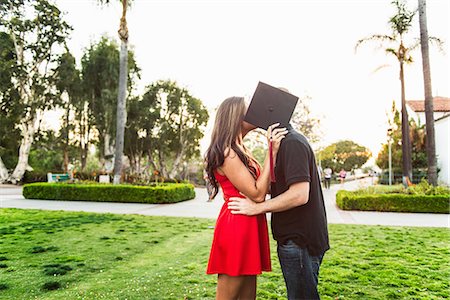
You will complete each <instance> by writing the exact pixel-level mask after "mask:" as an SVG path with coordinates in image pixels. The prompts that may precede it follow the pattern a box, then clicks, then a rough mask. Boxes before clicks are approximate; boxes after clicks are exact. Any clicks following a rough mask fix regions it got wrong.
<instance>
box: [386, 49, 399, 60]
mask: <svg viewBox="0 0 450 300" xmlns="http://www.w3.org/2000/svg"><path fill="white" fill-rule="evenodd" d="M385 51H386V53H389V54H392V55H394V56H395V57H396V58H397V59H398V54H397V50H395V49H393V48H386V49H385Z"/></svg>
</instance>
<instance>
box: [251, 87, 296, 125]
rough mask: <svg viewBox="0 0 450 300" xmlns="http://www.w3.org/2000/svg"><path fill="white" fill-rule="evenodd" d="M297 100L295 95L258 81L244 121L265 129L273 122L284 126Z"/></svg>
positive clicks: (287, 122)
mask: <svg viewBox="0 0 450 300" xmlns="http://www.w3.org/2000/svg"><path fill="white" fill-rule="evenodd" d="M297 101H298V97H297V96H294V95H292V94H290V93H288V92H285V91H283V90H281V89H279V88H275V87H273V86H270V85H268V84H266V83H264V82H259V83H258V86H257V87H256V90H255V93H254V94H253V97H252V101H251V102H250V105H249V107H248V109H247V114H246V115H245V118H244V121H246V122H248V123H250V124H252V125H254V126H256V127H260V128H263V129H265V130H267V128H268V127H269V126H270V125H272V124H274V123H280V126H281V127H286V126H287V125H288V124H289V120H290V119H291V117H292V114H293V113H294V109H295V106H296V105H297Z"/></svg>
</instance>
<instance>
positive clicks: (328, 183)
mask: <svg viewBox="0 0 450 300" xmlns="http://www.w3.org/2000/svg"><path fill="white" fill-rule="evenodd" d="M323 174H324V178H325V188H326V189H330V186H331V174H333V170H331V168H330V167H326V168H325V170H323Z"/></svg>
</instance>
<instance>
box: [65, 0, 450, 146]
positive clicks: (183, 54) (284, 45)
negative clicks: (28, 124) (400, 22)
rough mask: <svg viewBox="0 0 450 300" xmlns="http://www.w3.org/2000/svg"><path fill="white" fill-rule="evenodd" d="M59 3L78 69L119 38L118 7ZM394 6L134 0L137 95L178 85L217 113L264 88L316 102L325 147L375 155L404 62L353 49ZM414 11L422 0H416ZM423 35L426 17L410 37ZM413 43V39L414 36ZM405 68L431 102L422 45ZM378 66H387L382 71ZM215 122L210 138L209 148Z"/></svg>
mask: <svg viewBox="0 0 450 300" xmlns="http://www.w3.org/2000/svg"><path fill="white" fill-rule="evenodd" d="M111 2H112V3H111V4H110V5H108V6H106V7H105V6H103V7H102V6H99V5H98V4H97V3H98V1H96V0H57V1H56V4H57V6H58V7H59V8H60V9H61V10H62V11H64V12H65V16H64V18H65V20H66V21H67V22H68V23H69V24H70V25H71V26H72V27H73V28H74V29H73V32H72V34H71V38H70V40H69V42H68V45H69V49H70V51H71V52H72V53H73V54H74V55H75V57H76V58H77V60H78V63H79V62H80V59H81V57H82V55H83V51H84V50H85V48H87V47H88V46H89V45H90V44H91V43H93V42H97V41H99V39H100V38H101V36H102V35H107V36H109V37H112V38H114V39H116V40H117V41H118V42H119V39H118V36H117V30H118V26H119V19H120V16H121V4H120V2H119V1H114V0H112V1H111ZM390 2H391V1H390V0H328V1H326V0H309V1H306V0H297V1H283V0H272V1H261V0H259V1H257V0H254V1H250V0H240V1H239V0H228V1H225V0H222V1H219V0H204V1H191V0H184V1H181V0H179V1H174V0H164V1H163V0H160V1H153V0H135V1H133V4H132V6H131V7H130V9H129V11H128V14H127V20H128V28H129V43H130V46H131V49H132V50H133V51H134V52H135V55H136V60H137V63H138V66H139V67H140V68H141V69H142V71H141V80H140V82H139V84H138V88H137V91H136V92H137V93H142V92H143V90H144V88H145V86H146V85H148V84H150V83H152V82H154V81H156V80H160V79H170V80H175V81H176V82H177V83H178V85H180V86H182V87H185V88H187V89H188V90H189V91H190V92H191V94H193V95H194V96H195V97H197V98H199V99H201V100H202V101H203V103H204V104H205V105H206V107H207V108H208V109H209V110H210V112H211V113H212V112H213V111H214V109H215V108H216V107H217V106H218V105H219V104H220V103H221V102H222V101H223V100H224V99H225V98H227V97H230V96H245V97H247V98H251V95H252V94H253V91H254V89H255V88H256V85H257V83H258V81H263V82H266V83H268V84H271V85H273V86H282V87H285V88H287V89H289V91H290V92H291V93H292V94H295V95H297V96H299V97H301V98H304V97H306V96H308V97H311V100H310V102H309V105H310V108H311V111H312V114H313V115H314V116H317V117H319V118H320V119H321V131H322V132H323V136H322V139H321V141H320V142H319V143H318V145H316V146H317V147H319V146H321V147H324V146H327V145H329V144H331V143H333V142H336V141H339V140H345V139H350V140H353V141H355V142H357V143H359V144H361V145H364V146H366V147H368V148H369V149H370V150H371V151H372V152H373V153H374V154H376V153H378V151H379V150H380V148H381V144H382V143H384V142H385V140H386V129H387V126H388V125H387V115H386V114H387V112H389V111H390V108H391V105H392V101H396V103H397V107H400V81H399V76H398V73H399V70H398V63H397V61H396V60H395V58H393V57H390V56H388V55H386V54H385V52H384V50H383V48H379V47H378V44H366V45H363V46H362V47H360V48H358V51H357V52H355V45H356V42H357V41H358V40H359V39H361V38H364V37H367V36H369V35H372V34H391V29H390V28H389V26H388V20H389V18H390V17H391V16H392V15H393V14H394V12H395V11H394V8H393V6H392V5H391V4H390ZM408 5H409V7H410V8H416V7H417V1H408ZM449 11H450V1H447V0H428V1H427V17H428V32H429V35H430V36H436V37H439V38H441V39H443V40H444V41H445V42H446V44H445V45H444V48H445V53H441V52H439V51H438V50H437V49H436V48H433V47H432V48H431V52H430V62H431V77H432V87H433V95H434V96H444V97H449V96H450V93H449V82H450V80H449V55H450V47H449V43H450V34H449V27H450V26H449V19H450V18H449ZM409 36H410V37H411V39H409V41H412V39H413V38H418V37H419V20H418V15H417V16H416V19H415V24H414V28H413V30H412V31H411V34H410V35H409ZM407 40H408V39H407ZM413 58H415V62H414V63H413V64H412V65H410V66H408V67H406V69H405V78H406V97H407V99H410V100H419V99H423V98H424V92H423V79H422V61H421V53H420V47H419V48H418V50H417V51H415V52H414V53H413ZM380 66H385V67H383V68H382V69H380V70H378V71H376V72H375V70H376V69H377V68H379V67H380ZM212 121H213V120H210V124H209V125H208V128H207V131H206V137H205V139H204V140H203V141H202V148H203V149H204V148H205V146H206V145H207V142H208V137H209V132H210V129H211V127H212V125H211V124H212Z"/></svg>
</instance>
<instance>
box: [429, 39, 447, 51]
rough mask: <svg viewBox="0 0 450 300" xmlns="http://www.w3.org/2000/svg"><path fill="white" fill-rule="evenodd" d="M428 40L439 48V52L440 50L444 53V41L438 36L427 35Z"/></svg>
mask: <svg viewBox="0 0 450 300" xmlns="http://www.w3.org/2000/svg"><path fill="white" fill-rule="evenodd" d="M428 41H429V42H430V44H432V45H434V46H436V47H437V48H438V50H439V52H441V53H442V54H445V48H444V44H445V43H444V41H443V40H441V39H440V38H437V37H435V36H429V37H428Z"/></svg>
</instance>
